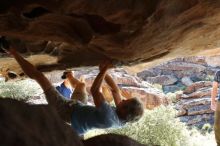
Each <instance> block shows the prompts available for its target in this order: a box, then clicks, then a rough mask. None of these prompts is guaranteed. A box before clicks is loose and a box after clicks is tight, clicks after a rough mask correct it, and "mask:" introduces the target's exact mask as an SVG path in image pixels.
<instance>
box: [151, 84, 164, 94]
mask: <svg viewBox="0 0 220 146" xmlns="http://www.w3.org/2000/svg"><path fill="white" fill-rule="evenodd" d="M152 86H153V87H154V88H156V89H158V90H160V91H162V92H163V86H162V85H161V84H153V85H152Z"/></svg>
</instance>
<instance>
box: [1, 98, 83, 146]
mask: <svg viewBox="0 0 220 146" xmlns="http://www.w3.org/2000/svg"><path fill="white" fill-rule="evenodd" d="M0 110H1V112H0V116H1V120H0V136H1V141H0V145H2V146H21V145H22V146H30V145H32V146H39V145H41V146H49V145H53V146H61V145H62V146H83V144H82V142H81V141H80V138H79V136H78V135H77V134H76V133H75V132H74V131H73V130H72V128H71V127H70V126H69V125H67V124H65V123H64V122H63V121H62V120H61V118H60V117H59V115H58V114H57V112H56V110H55V109H54V108H52V107H50V106H47V105H28V104H25V103H23V102H19V101H16V100H12V99H1V98H0Z"/></svg>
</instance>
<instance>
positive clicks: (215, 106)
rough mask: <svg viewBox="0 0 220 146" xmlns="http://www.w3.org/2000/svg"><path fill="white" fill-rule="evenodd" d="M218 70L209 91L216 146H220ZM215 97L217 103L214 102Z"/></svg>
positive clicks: (219, 78) (219, 80)
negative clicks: (213, 116)
mask: <svg viewBox="0 0 220 146" xmlns="http://www.w3.org/2000/svg"><path fill="white" fill-rule="evenodd" d="M219 83H220V70H219V71H217V72H216V73H215V77H214V81H213V83H212V91H211V109H212V110H214V111H215V121H214V131H215V140H216V143H217V146H220V92H218V90H219ZM216 97H217V101H216Z"/></svg>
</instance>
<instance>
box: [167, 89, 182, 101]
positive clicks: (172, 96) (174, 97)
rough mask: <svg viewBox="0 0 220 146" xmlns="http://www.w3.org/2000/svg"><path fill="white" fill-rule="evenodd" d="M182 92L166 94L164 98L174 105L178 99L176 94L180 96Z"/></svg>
mask: <svg viewBox="0 0 220 146" xmlns="http://www.w3.org/2000/svg"><path fill="white" fill-rule="evenodd" d="M182 93H183V91H176V92H174V93H172V92H169V93H167V94H166V97H167V99H168V100H169V101H171V102H172V103H176V102H177V101H178V100H179V99H178V98H177V94H182Z"/></svg>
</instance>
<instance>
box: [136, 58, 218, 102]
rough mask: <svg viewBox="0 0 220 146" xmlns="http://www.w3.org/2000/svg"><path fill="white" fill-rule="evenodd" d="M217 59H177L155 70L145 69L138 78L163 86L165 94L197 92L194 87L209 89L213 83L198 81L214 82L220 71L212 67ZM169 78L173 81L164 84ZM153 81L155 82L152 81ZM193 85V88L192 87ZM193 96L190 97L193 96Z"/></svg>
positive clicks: (154, 68) (216, 67) (156, 67)
mask: <svg viewBox="0 0 220 146" xmlns="http://www.w3.org/2000/svg"><path fill="white" fill-rule="evenodd" d="M218 57H219V56H218ZM212 58H213V59H212ZM215 58H217V56H215V57H204V56H203V57H202V56H198V57H195V56H194V57H185V58H184V57H182V58H176V59H173V60H170V61H168V62H164V63H162V64H159V65H157V66H155V67H153V68H149V69H145V70H144V71H142V72H140V73H137V76H138V77H140V78H141V79H143V80H145V81H147V82H151V83H153V84H161V85H162V87H163V91H164V92H165V93H167V92H175V91H178V90H183V89H185V88H187V89H186V90H185V91H184V92H191V93H192V92H193V91H191V90H194V91H195V90H197V89H194V87H197V88H200V87H201V86H203V87H207V86H210V85H211V82H198V81H206V80H210V81H211V80H213V76H214V74H215V72H216V71H217V70H219V69H220V66H212V65H211V64H216V59H215ZM168 76H169V77H173V78H171V79H172V80H168V81H169V82H164V77H168ZM152 79H154V80H153V81H152ZM174 79H175V80H174ZM171 81H173V82H171ZM174 81H175V82H174ZM164 83H169V84H164ZM193 83H195V84H193ZM192 84H193V86H191V85H192ZM201 90H202V89H201ZM198 92H200V91H198ZM193 94H194V93H193ZM193 94H192V95H188V96H193ZM197 95H198V94H197ZM201 96H203V95H201ZM186 98H187V97H186Z"/></svg>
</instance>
